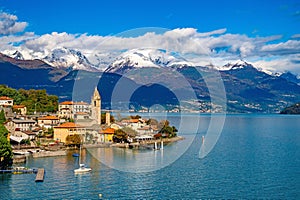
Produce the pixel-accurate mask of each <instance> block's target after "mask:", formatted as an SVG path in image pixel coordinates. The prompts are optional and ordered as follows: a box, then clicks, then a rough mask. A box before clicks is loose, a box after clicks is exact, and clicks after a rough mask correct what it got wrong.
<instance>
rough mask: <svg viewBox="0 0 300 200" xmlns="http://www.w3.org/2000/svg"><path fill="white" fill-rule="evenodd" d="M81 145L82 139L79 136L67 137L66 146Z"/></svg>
mask: <svg viewBox="0 0 300 200" xmlns="http://www.w3.org/2000/svg"><path fill="white" fill-rule="evenodd" d="M80 144H81V137H80V135H78V134H74V135H68V136H67V137H66V145H70V146H72V145H76V146H79V145H80Z"/></svg>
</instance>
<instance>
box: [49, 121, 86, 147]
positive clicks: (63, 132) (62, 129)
mask: <svg viewBox="0 0 300 200" xmlns="http://www.w3.org/2000/svg"><path fill="white" fill-rule="evenodd" d="M53 129H54V136H53V138H54V140H56V141H59V142H63V143H66V138H67V136H68V135H75V134H78V135H80V136H81V138H82V139H83V142H85V140H84V138H85V134H86V128H85V127H84V126H81V125H79V124H75V123H74V122H66V123H63V124H61V125H59V126H55V127H54V128H53Z"/></svg>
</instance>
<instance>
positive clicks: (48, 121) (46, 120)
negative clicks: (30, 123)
mask: <svg viewBox="0 0 300 200" xmlns="http://www.w3.org/2000/svg"><path fill="white" fill-rule="evenodd" d="M38 125H39V126H40V127H42V128H53V127H55V126H58V125H59V118H58V117H56V116H44V117H39V118H38Z"/></svg>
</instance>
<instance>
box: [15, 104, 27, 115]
mask: <svg viewBox="0 0 300 200" xmlns="http://www.w3.org/2000/svg"><path fill="white" fill-rule="evenodd" d="M13 110H16V111H18V112H19V113H20V114H21V115H26V113H27V108H26V106H25V105H13Z"/></svg>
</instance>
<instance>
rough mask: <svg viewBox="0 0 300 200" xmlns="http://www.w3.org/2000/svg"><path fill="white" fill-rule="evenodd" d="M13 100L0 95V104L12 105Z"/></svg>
mask: <svg viewBox="0 0 300 200" xmlns="http://www.w3.org/2000/svg"><path fill="white" fill-rule="evenodd" d="M13 105H14V100H13V99H12V98H9V97H5V96H2V97H0V106H13Z"/></svg>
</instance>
